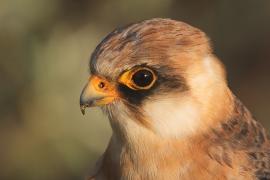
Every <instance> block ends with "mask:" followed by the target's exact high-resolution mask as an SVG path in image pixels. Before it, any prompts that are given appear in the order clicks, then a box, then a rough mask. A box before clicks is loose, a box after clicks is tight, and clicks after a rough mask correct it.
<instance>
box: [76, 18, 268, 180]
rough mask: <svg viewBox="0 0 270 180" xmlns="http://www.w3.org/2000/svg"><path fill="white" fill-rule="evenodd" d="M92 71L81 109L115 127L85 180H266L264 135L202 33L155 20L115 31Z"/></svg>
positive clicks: (98, 51)
mask: <svg viewBox="0 0 270 180" xmlns="http://www.w3.org/2000/svg"><path fill="white" fill-rule="evenodd" d="M89 66H90V74H91V75H90V78H89V80H88V82H87V84H86V86H85V87H84V89H83V91H82V93H81V97H80V107H81V111H82V112H83V113H84V112H85V109H86V108H87V107H94V106H100V107H101V109H102V110H103V111H104V112H105V114H107V116H108V119H109V122H110V125H111V128H112V130H113V133H112V136H111V139H110V142H109V144H108V147H107V149H106V151H105V152H104V154H103V155H102V157H101V158H100V159H99V160H98V162H97V165H96V168H95V170H94V171H93V173H92V174H91V176H90V177H89V179H97V180H116V179H123V180H126V179H130V180H133V179H134V180H139V179H143V180H146V179H147V180H159V179H170V180H174V179H184V180H193V179H206V180H210V179H221V180H223V179H224V180H225V179H231V180H234V179H235V180H242V179H243V180H249V179H259V180H267V179H270V143H269V142H270V141H269V137H268V136H267V133H266V130H265V129H264V128H263V127H262V125H261V124H260V123H259V122H258V121H256V120H254V118H253V117H252V115H251V113H250V112H249V111H248V109H247V108H246V107H245V106H244V105H243V104H242V103H241V101H240V100H239V99H238V98H237V97H236V96H235V95H234V94H233V93H232V92H231V90H230V89H229V87H228V84H227V80H226V70H225V68H224V66H223V64H222V63H221V61H220V60H219V59H218V58H217V57H216V56H215V55H214V54H213V51H212V48H211V46H210V41H209V39H208V37H207V36H206V34H205V33H203V32H202V31H201V30H199V29H197V28H195V27H192V26H190V25H188V24H186V23H184V22H179V21H175V20H171V19H158V18H156V19H150V20H145V21H142V22H139V23H135V24H131V25H128V26H126V27H123V28H118V29H116V30H114V31H112V32H111V33H110V34H109V35H107V36H106V37H105V38H104V39H103V40H102V41H101V43H100V44H99V45H98V46H97V47H96V49H95V50H94V52H93V53H92V56H91V60H90V65H89Z"/></svg>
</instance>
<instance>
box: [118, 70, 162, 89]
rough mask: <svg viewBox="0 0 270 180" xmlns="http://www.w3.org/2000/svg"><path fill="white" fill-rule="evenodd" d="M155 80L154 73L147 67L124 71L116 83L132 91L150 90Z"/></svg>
mask: <svg viewBox="0 0 270 180" xmlns="http://www.w3.org/2000/svg"><path fill="white" fill-rule="evenodd" d="M156 80H157V76H156V74H155V72H154V71H153V70H152V69H150V68H147V67H135V68H133V69H131V70H128V71H125V72H124V73H123V74H122V75H121V76H120V78H119V79H118V82H119V83H121V84H124V85H126V86H128V87H129V88H130V89H133V90H147V89H150V88H151V87H152V86H153V85H154V83H155V82H156Z"/></svg>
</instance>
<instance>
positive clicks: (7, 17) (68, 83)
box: [0, 0, 270, 180]
mask: <svg viewBox="0 0 270 180" xmlns="http://www.w3.org/2000/svg"><path fill="white" fill-rule="evenodd" d="M152 17H169V18H173V19H178V20H182V21H186V22H188V23H190V24H192V25H194V26H196V27H199V28H201V29H202V30H204V31H205V32H206V33H207V34H208V35H209V36H210V38H211V39H212V42H213V46H214V49H215V53H216V54H217V55H218V57H220V58H221V59H222V60H223V62H224V63H225V65H226V66H227V69H228V75H229V83H230V87H231V88H232V89H233V91H234V92H235V93H236V94H237V96H238V97H240V99H241V100H242V101H243V102H244V103H245V104H246V105H247V107H248V108H249V109H250V110H251V111H252V112H253V114H254V115H255V117H257V119H258V120H259V121H261V122H262V123H263V124H264V125H265V126H267V127H268V129H269V128H270V122H269V117H270V107H269V106H270V1H269V0H257V1H254V0H238V1H235V0H202V1H197V0H148V1H147V0H133V1H132V0H115V1H112V0H111V1H109V0H103V1H101V0H100V1H94V0H88V1H87V0H1V1H0V81H1V87H0V93H1V94H0V179H21V180H23V179H39V180H42V179H50V180H53V179H67V180H68V179H82V178H83V177H84V175H85V174H86V172H87V171H88V170H89V168H90V167H91V165H93V164H94V162H95V160H96V159H97V157H98V156H99V155H100V154H101V153H102V152H103V150H104V149H105V147H106V144H107V142H108V140H109V136H110V134H111V130H110V127H109V123H108V121H107V119H106V117H104V116H103V115H102V113H101V112H100V110H98V109H92V110H88V112H87V114H86V116H82V115H81V113H80V109H79V95H80V92H81V89H82V87H83V86H84V83H85V82H86V80H87V78H88V61H89V57H90V54H91V52H92V51H93V49H94V48H95V46H96V45H97V43H98V42H99V41H100V40H101V39H102V37H104V36H105V35H106V34H107V33H109V32H110V31H111V30H112V29H114V28H115V27H117V26H122V25H125V24H128V23H131V22H135V21H138V20H143V19H148V18H152Z"/></svg>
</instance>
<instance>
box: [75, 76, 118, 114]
mask: <svg viewBox="0 0 270 180" xmlns="http://www.w3.org/2000/svg"><path fill="white" fill-rule="evenodd" d="M115 98H117V93H116V90H115V87H114V86H113V85H112V84H111V83H109V82H108V81H107V80H106V79H103V78H100V77H98V76H92V77H91V78H90V79H89V82H88V83H87V84H86V86H85V87H84V88H83V91H82V93H81V96H80V108H81V112H82V114H83V115H84V114H85V109H86V108H87V107H93V106H102V105H106V104H109V103H111V102H113V101H114V99H115Z"/></svg>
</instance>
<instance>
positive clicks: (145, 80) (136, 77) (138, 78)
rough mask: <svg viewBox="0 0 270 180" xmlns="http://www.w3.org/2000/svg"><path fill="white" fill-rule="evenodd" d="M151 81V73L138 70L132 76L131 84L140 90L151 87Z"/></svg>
mask: <svg viewBox="0 0 270 180" xmlns="http://www.w3.org/2000/svg"><path fill="white" fill-rule="evenodd" d="M153 80H154V75H153V73H152V72H151V71H149V70H146V69H142V70H138V71H136V72H135V73H134V74H133V76H132V81H133V83H134V84H135V85H136V86H138V87H142V88H145V87H147V86H149V85H151V83H152V82H153Z"/></svg>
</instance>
